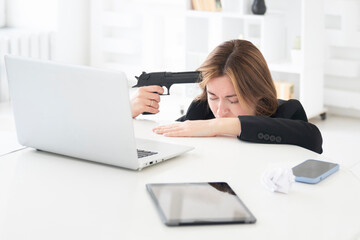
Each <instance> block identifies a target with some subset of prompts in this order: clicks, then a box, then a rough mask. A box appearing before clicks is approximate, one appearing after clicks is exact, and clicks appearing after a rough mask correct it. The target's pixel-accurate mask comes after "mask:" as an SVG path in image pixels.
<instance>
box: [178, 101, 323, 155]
mask: <svg viewBox="0 0 360 240" xmlns="http://www.w3.org/2000/svg"><path fill="white" fill-rule="evenodd" d="M278 103H279V106H278V108H277V110H276V112H275V113H274V114H273V115H272V116H270V117H263V116H238V118H239V120H240V122H241V134H240V136H238V139H240V140H243V141H248V142H254V143H273V144H292V145H297V146H300V147H304V148H306V149H309V150H312V151H314V152H317V153H322V151H323V150H322V137H321V133H320V131H319V129H318V128H317V127H316V126H315V125H313V124H311V123H309V122H308V119H307V116H306V113H305V110H304V108H303V107H302V105H301V103H300V102H299V101H298V100H295V99H291V100H288V101H284V100H278ZM212 118H215V116H214V114H213V113H212V112H211V110H210V108H209V105H208V102H207V101H196V100H194V101H193V102H192V103H191V105H190V106H189V109H188V111H187V113H186V115H184V116H182V117H181V118H179V119H178V120H177V121H186V120H207V119H212Z"/></svg>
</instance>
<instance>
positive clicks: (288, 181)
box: [261, 168, 295, 193]
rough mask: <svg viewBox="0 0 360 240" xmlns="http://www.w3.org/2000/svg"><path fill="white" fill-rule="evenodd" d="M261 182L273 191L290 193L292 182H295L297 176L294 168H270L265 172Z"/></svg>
mask: <svg viewBox="0 0 360 240" xmlns="http://www.w3.org/2000/svg"><path fill="white" fill-rule="evenodd" d="M261 182H262V184H263V185H264V186H265V188H267V189H268V190H270V191H272V192H281V193H289V191H290V188H291V185H292V183H293V182H295V176H294V174H293V172H292V169H284V168H275V169H268V170H266V171H265V172H264V173H263V175H262V177H261Z"/></svg>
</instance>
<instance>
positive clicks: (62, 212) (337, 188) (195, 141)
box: [0, 120, 360, 240]
mask: <svg viewBox="0 0 360 240" xmlns="http://www.w3.org/2000/svg"><path fill="white" fill-rule="evenodd" d="M153 126H155V123H154V122H151V121H147V120H136V121H135V129H136V135H137V136H142V137H145V138H151V139H160V140H164V141H169V142H181V143H186V144H189V145H194V146H195V147H196V148H195V150H193V151H191V152H189V153H186V154H184V155H182V156H180V157H177V158H175V159H172V160H169V161H167V162H164V163H161V164H159V165H156V166H152V167H149V168H147V169H144V170H143V171H140V172H134V171H130V170H125V169H121V168H116V167H111V166H106V165H101V164H96V163H91V162H87V161H81V160H76V159H72V158H68V157H63V156H59V155H54V154H50V153H44V152H37V151H35V150H32V149H25V150H21V151H19V152H15V153H12V154H10V155H6V156H4V157H2V158H0V194H1V195H0V239H6V240H14V239H33V240H42V239H44V240H48V239H52V240H54V239H61V240H63V239H66V240H71V239H76V240H78V239H86V240H92V239H94V240H95V239H96V240H99V239H106V240H107V239H146V240H149V239H182V240H183V239H276V240H280V239H287V240H288V239H317V240H318V239H327V240H328V239H336V240H337V239H359V237H360V208H359V202H360V182H359V180H358V179H357V178H356V177H354V176H353V175H352V174H351V172H350V171H348V170H347V169H344V168H341V169H340V170H339V171H338V172H337V173H335V174H334V175H332V176H330V177H329V178H328V179H326V180H324V181H323V182H320V183H319V184H316V185H307V184H301V183H294V185H293V187H292V189H291V191H290V193H289V194H280V193H272V192H269V191H267V190H266V189H265V188H264V187H263V186H262V184H261V183H260V177H261V174H262V173H263V171H264V170H265V169H268V168H270V167H279V166H281V167H292V166H294V165H295V164H298V163H300V162H302V161H303V160H305V159H308V158H316V159H322V160H326V159H324V158H323V157H322V156H321V155H318V154H316V153H313V152H311V151H308V150H306V149H302V148H300V147H296V146H285V145H263V144H251V143H246V142H241V141H239V140H237V139H234V138H230V137H216V138H165V137H162V136H157V135H155V134H153V133H152V131H151V129H152V127H153ZM198 181H226V182H228V183H229V184H230V186H231V187H232V188H233V189H234V191H235V192H236V193H237V194H238V195H239V196H240V198H241V199H242V200H243V201H244V203H245V204H246V205H247V206H248V208H249V209H250V210H251V211H252V213H253V214H254V215H255V217H256V218H257V223H256V224H253V225H239V224H237V225H217V226H196V227H166V226H165V225H164V224H163V223H162V222H161V220H160V217H159V215H158V213H157V211H156V209H155V207H154V204H153V202H152V201H151V199H150V197H149V195H148V193H147V191H146V189H145V184H146V183H153V182H198Z"/></svg>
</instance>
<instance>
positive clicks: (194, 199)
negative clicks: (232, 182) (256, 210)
mask: <svg viewBox="0 0 360 240" xmlns="http://www.w3.org/2000/svg"><path fill="white" fill-rule="evenodd" d="M146 187H147V190H148V191H149V193H150V195H151V197H152V199H153V200H154V202H155V205H156V207H157V209H158V211H159V213H160V216H161V218H162V220H163V222H164V223H165V224H166V225H169V226H177V225H194V224H224V223H255V222H256V219H255V217H254V216H253V215H252V213H251V212H250V211H249V210H248V209H247V207H246V206H245V205H244V203H243V202H242V201H241V200H240V198H239V197H238V196H237V195H236V194H235V193H234V191H233V190H232V189H231V188H230V186H229V185H228V184H227V183H224V182H209V183H207V182H205V183H164V184H147V185H146Z"/></svg>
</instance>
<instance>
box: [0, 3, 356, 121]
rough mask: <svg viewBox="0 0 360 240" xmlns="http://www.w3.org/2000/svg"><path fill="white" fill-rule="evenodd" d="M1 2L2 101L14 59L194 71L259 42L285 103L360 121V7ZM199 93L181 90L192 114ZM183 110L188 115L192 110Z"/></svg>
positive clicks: (177, 91)
mask: <svg viewBox="0 0 360 240" xmlns="http://www.w3.org/2000/svg"><path fill="white" fill-rule="evenodd" d="M259 1H260V2H261V0H171V1H166V0H133V1H130V0H129V1H128V0H61V1H60V0H0V101H2V102H4V101H9V94H8V90H7V80H6V73H5V69H4V58H3V56H4V55H5V54H16V55H21V56H28V57H34V58H41V59H49V60H54V61H58V62H62V63H69V64H78V65H88V66H94V67H100V68H108V69H115V70H118V71H123V72H125V73H126V74H127V76H128V78H129V82H130V85H131V84H134V83H135V78H134V76H139V75H140V74H141V72H142V71H146V72H154V71H175V72H179V71H193V70H195V69H196V68H197V67H199V65H200V64H201V63H202V62H203V61H204V59H205V58H206V56H207V54H208V53H209V52H210V51H211V50H212V49H213V48H214V47H215V46H217V45H218V44H220V43H222V42H223V41H226V40H230V39H246V40H249V41H251V42H253V43H254V44H255V45H256V46H257V47H258V48H259V49H260V50H261V51H262V53H263V54H264V56H265V58H266V60H267V62H268V64H269V67H270V70H271V73H272V76H273V78H274V81H276V86H277V91H278V97H279V98H283V99H287V98H297V99H299V100H300V101H301V102H302V104H303V105H304V107H305V110H306V112H307V114H308V116H309V117H316V116H322V118H325V114H324V113H327V112H331V113H336V114H341V115H349V116H357V117H359V116H360V1H358V0H324V1H322V0H316V1H311V0H291V1H289V0H265V4H266V12H265V14H256V12H254V10H253V9H252V6H253V5H254V4H256V3H257V2H259ZM198 91H199V90H198V89H197V87H196V86H195V85H189V86H175V87H174V88H173V87H172V92H171V93H172V94H174V95H176V96H180V97H181V98H180V99H182V100H181V102H180V103H178V105H179V109H182V108H184V105H186V104H187V103H188V101H189V99H190V100H191V99H192V98H193V97H194V96H196V95H197V94H198ZM182 110H183V109H182Z"/></svg>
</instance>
